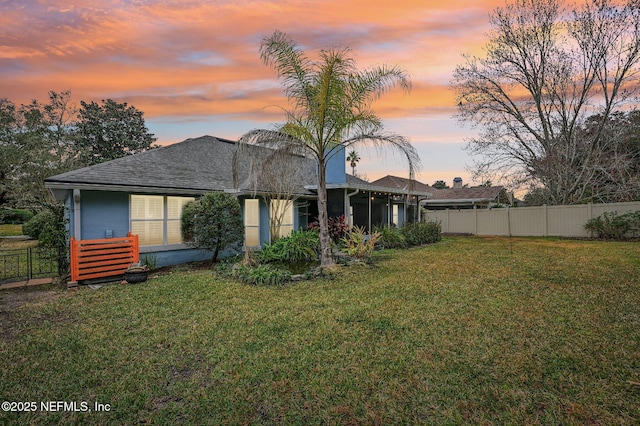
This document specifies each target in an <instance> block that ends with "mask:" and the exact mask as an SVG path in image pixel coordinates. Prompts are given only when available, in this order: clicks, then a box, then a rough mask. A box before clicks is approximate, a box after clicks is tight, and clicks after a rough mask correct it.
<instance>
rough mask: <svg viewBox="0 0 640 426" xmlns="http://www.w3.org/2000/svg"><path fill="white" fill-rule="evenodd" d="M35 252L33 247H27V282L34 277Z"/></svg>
mask: <svg viewBox="0 0 640 426" xmlns="http://www.w3.org/2000/svg"><path fill="white" fill-rule="evenodd" d="M32 256H33V252H32V251H31V247H27V281H29V280H30V279H31V278H32V277H33V259H32Z"/></svg>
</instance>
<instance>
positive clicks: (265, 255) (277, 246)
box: [258, 229, 320, 263]
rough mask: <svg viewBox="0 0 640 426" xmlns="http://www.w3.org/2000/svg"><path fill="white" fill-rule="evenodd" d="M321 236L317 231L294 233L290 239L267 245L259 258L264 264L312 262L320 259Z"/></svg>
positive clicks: (259, 254)
mask: <svg viewBox="0 0 640 426" xmlns="http://www.w3.org/2000/svg"><path fill="white" fill-rule="evenodd" d="M319 244H320V236H319V234H318V232H317V231H315V230H313V229H310V230H306V231H294V232H292V233H291V235H290V236H288V237H281V238H278V239H277V240H276V241H275V242H274V243H273V244H268V245H266V246H265V247H264V248H263V249H262V251H261V252H259V253H258V258H259V259H260V261H262V262H266V263H270V262H286V263H295V262H311V261H314V260H316V259H318V250H319V248H318V247H319Z"/></svg>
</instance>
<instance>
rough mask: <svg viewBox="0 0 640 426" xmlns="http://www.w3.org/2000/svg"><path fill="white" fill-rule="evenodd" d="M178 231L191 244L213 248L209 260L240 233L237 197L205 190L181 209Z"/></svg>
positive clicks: (240, 235)
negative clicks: (179, 228) (179, 230)
mask: <svg viewBox="0 0 640 426" xmlns="http://www.w3.org/2000/svg"><path fill="white" fill-rule="evenodd" d="M180 219H181V230H182V235H183V236H184V239H185V243H186V244H188V245H190V246H191V247H196V248H206V249H209V250H213V257H212V260H213V261H214V262H215V261H217V260H218V254H219V253H220V252H221V251H222V250H224V249H225V248H227V247H229V246H233V245H236V244H239V243H240V242H241V241H242V238H243V236H244V225H243V223H242V210H241V208H240V203H239V202H238V199H237V198H236V197H234V196H233V195H231V194H228V193H226V192H213V193H208V194H205V195H203V196H202V197H200V198H199V199H197V200H196V201H193V202H190V203H187V204H186V205H185V206H184V208H183V209H182V216H181V218H180Z"/></svg>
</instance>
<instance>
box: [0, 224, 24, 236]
mask: <svg viewBox="0 0 640 426" xmlns="http://www.w3.org/2000/svg"><path fill="white" fill-rule="evenodd" d="M17 235H22V225H6V224H2V225H0V237H10V236H17Z"/></svg>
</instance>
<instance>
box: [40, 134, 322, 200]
mask: <svg viewBox="0 0 640 426" xmlns="http://www.w3.org/2000/svg"><path fill="white" fill-rule="evenodd" d="M237 146H238V145H237V143H236V142H234V141H230V140H226V139H220V138H215V137H212V136H202V137H199V138H195V139H187V140H185V141H183V142H179V143H176V144H173V145H168V146H164V147H160V148H155V149H152V150H149V151H146V152H143V153H139V154H135V155H130V156H127V157H123V158H118V159H116V160H111V161H107V162H105V163H101V164H96V165H94V166H90V167H85V168H82V169H78V170H73V171H70V172H67V173H62V174H59V175H56V176H52V177H50V178H47V179H46V186H47V187H48V188H76V187H81V188H86V189H91V188H95V189H101V190H108V189H109V188H111V189H113V190H120V191H126V190H128V189H133V188H135V189H136V190H148V191H152V192H160V191H163V192H169V193H176V192H184V193H203V192H207V191H221V190H222V191H233V190H236V189H239V190H241V191H242V190H243V191H252V190H254V185H253V184H251V183H250V179H248V176H249V170H250V168H251V163H252V161H253V162H255V161H256V160H259V159H261V158H264V157H265V156H266V155H268V153H269V152H270V150H269V149H268V148H263V147H256V146H251V145H249V146H247V150H246V151H245V152H244V153H243V154H242V155H241V156H240V161H239V162H238V169H237V170H238V177H239V184H237V185H236V184H234V179H233V155H234V152H235V151H236V149H237ZM299 161H300V167H299V168H296V172H295V173H296V174H297V175H298V176H297V179H296V181H297V182H299V185H298V187H297V189H296V192H297V193H298V194H300V195H304V194H308V195H311V193H310V192H309V191H307V190H305V189H304V187H305V185H308V184H310V183H315V181H316V175H315V162H314V161H313V160H311V159H308V158H304V157H300V160H299ZM236 186H237V188H236ZM257 186H258V188H257V189H258V191H259V190H260V188H259V187H260V183H259V182H258V185H257Z"/></svg>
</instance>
